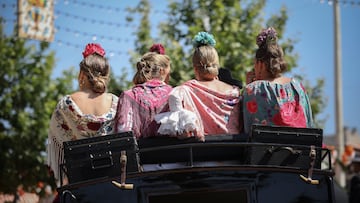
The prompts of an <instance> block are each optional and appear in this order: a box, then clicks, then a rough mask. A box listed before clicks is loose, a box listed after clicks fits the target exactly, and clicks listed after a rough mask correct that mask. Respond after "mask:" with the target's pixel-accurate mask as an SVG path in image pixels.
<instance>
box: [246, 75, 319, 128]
mask: <svg viewBox="0 0 360 203" xmlns="http://www.w3.org/2000/svg"><path fill="white" fill-rule="evenodd" d="M243 102H244V103H243V111H244V130H245V132H246V133H249V132H250V130H251V125H253V124H261V125H274V126H289V127H312V126H313V120H312V112H311V105H310V101H309V97H308V95H307V93H306V90H305V88H304V87H303V85H302V84H301V83H300V82H299V81H297V80H296V79H292V80H291V81H290V82H289V83H286V84H277V83H271V82H269V81H265V80H259V81H255V82H252V83H250V84H248V85H247V86H246V89H245V90H244V93H243Z"/></svg>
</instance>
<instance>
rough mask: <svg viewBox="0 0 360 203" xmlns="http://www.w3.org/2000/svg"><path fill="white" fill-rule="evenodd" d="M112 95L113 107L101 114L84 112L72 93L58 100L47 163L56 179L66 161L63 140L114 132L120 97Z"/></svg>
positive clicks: (50, 134) (53, 116) (51, 121)
mask: <svg viewBox="0 0 360 203" xmlns="http://www.w3.org/2000/svg"><path fill="white" fill-rule="evenodd" d="M111 95H112V104H111V108H110V110H109V111H108V112H107V113H105V114H103V115H101V116H95V115H91V114H83V113H82V112H81V110H80V108H79V107H78V106H77V105H76V103H75V102H74V101H73V100H72V99H71V97H70V95H66V96H65V97H63V98H62V99H61V100H60V101H59V102H58V104H57V106H56V109H55V111H54V112H53V114H52V116H51V120H50V128H49V133H48V143H47V152H48V157H47V164H48V165H49V166H50V168H51V169H52V170H53V171H54V177H55V179H56V180H58V179H59V177H60V171H59V167H60V164H62V163H64V153H63V142H65V141H70V140H78V139H83V138H89V137H94V136H101V135H107V134H111V133H113V132H114V118H115V115H116V108H117V104H118V97H117V96H116V95H113V94H111Z"/></svg>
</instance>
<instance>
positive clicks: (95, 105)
mask: <svg viewBox="0 0 360 203" xmlns="http://www.w3.org/2000/svg"><path fill="white" fill-rule="evenodd" d="M71 98H72V100H74V102H75V103H76V104H77V106H78V107H79V109H80V110H81V112H82V113H84V114H93V115H96V116H101V115H103V114H105V113H107V112H109V110H110V108H111V104H112V101H113V96H112V94H93V93H91V92H75V93H73V94H71Z"/></svg>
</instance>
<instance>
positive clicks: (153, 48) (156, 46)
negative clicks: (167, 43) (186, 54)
mask: <svg viewBox="0 0 360 203" xmlns="http://www.w3.org/2000/svg"><path fill="white" fill-rule="evenodd" d="M150 51H151V52H156V53H158V54H162V55H163V54H165V48H164V47H163V45H162V44H153V45H152V46H151V47H150Z"/></svg>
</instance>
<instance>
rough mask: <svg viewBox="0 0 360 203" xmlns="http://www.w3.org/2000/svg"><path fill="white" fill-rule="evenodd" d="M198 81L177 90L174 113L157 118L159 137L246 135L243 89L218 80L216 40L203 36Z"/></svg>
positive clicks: (197, 42)
mask: <svg viewBox="0 0 360 203" xmlns="http://www.w3.org/2000/svg"><path fill="white" fill-rule="evenodd" d="M193 43H194V47H195V50H194V53H193V57H192V62H193V68H194V72H195V79H192V80H189V81H187V82H185V83H183V84H182V85H180V86H178V87H175V88H174V89H173V91H172V92H171V94H170V97H169V106H170V112H166V113H162V114H159V115H157V116H156V120H157V122H158V123H160V124H161V126H160V128H159V131H158V132H159V133H160V134H163V135H169V136H174V137H179V138H187V137H193V136H194V137H196V138H197V139H199V140H205V136H209V135H219V134H239V133H240V132H241V131H242V119H241V114H240V112H241V111H240V89H239V87H238V86H236V85H229V84H227V83H225V82H222V81H220V80H219V79H218V73H219V56H218V53H217V51H216V50H215V48H214V46H215V44H216V41H215V39H214V38H213V36H212V35H211V34H209V33H207V32H199V33H198V34H197V35H196V36H195V37H194V39H193Z"/></svg>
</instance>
